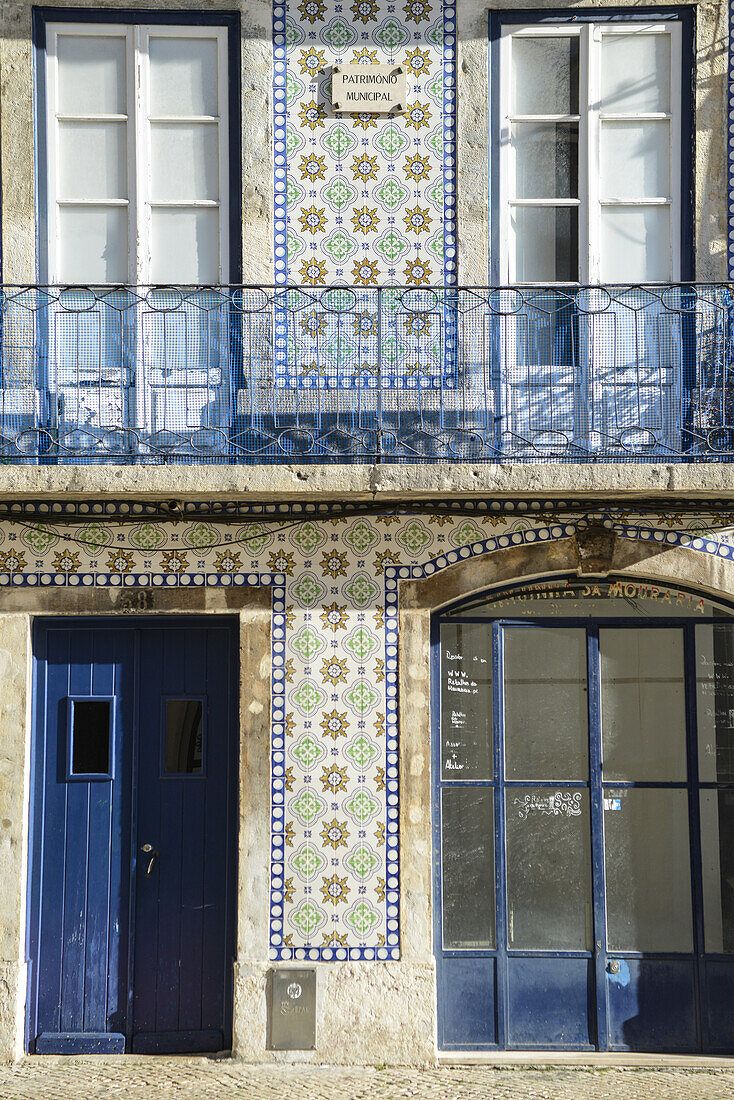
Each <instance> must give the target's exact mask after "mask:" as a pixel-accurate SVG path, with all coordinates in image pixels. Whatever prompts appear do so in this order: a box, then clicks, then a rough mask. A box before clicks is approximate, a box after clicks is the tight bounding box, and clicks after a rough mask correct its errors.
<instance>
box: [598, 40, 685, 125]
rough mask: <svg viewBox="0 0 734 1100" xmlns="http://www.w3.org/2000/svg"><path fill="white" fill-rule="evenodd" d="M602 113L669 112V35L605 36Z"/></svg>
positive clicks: (603, 42)
mask: <svg viewBox="0 0 734 1100" xmlns="http://www.w3.org/2000/svg"><path fill="white" fill-rule="evenodd" d="M601 97H602V98H601V109H602V111H610V112H619V113H622V112H627V111H669V110H670V35H669V34H667V33H666V34H641V33H639V32H638V33H637V34H634V33H631V34H603V35H602V47H601Z"/></svg>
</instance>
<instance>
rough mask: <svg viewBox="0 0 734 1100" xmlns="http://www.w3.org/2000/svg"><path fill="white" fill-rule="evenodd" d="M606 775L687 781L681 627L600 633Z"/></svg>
mask: <svg viewBox="0 0 734 1100" xmlns="http://www.w3.org/2000/svg"><path fill="white" fill-rule="evenodd" d="M599 656H600V662H601V727H602V759H603V775H604V779H606V780H610V779H611V780H615V779H619V780H625V781H636V782H644V781H653V782H676V781H680V782H685V779H686V712H685V685H684V678H683V631H682V630H677V629H671V630H667V629H663V630H654V631H653V630H645V628H644V627H643V628H641V629H640V630H637V629H629V630H621V629H620V630H614V629H612V628H604V629H603V630H600V631H599Z"/></svg>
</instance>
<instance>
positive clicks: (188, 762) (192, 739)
mask: <svg viewBox="0 0 734 1100" xmlns="http://www.w3.org/2000/svg"><path fill="white" fill-rule="evenodd" d="M201 710H202V707H201V699H166V774H168V775H171V774H174V775H177V774H178V775H180V774H181V773H188V774H191V773H192V772H200V771H201V761H202V739H201V737H202V729H201Z"/></svg>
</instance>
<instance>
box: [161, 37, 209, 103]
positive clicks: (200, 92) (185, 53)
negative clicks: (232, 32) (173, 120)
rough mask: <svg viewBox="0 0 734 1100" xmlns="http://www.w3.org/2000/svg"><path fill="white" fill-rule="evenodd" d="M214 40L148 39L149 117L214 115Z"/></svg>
mask: <svg viewBox="0 0 734 1100" xmlns="http://www.w3.org/2000/svg"><path fill="white" fill-rule="evenodd" d="M218 103H219V97H218V95H217V41H216V39H215V38H173V37H169V36H167V35H166V36H162V35H161V36H157V35H151V38H150V113H151V115H217V114H218V113H219V108H218Z"/></svg>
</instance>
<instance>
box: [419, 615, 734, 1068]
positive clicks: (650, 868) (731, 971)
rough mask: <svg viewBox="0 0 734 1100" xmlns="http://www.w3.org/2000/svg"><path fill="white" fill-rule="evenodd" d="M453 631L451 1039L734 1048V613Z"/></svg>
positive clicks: (445, 684) (480, 1043)
mask: <svg viewBox="0 0 734 1100" xmlns="http://www.w3.org/2000/svg"><path fill="white" fill-rule="evenodd" d="M437 641H438V648H439V649H440V662H439V663H440V674H439V681H440V683H439V695H440V725H441V737H440V745H439V746H438V753H437V755H436V757H435V758H434V772H435V775H436V780H437V781H436V784H435V788H434V790H435V796H434V827H435V839H436V853H437V858H436V887H437V889H436V907H435V911H436V937H437V939H436V942H437V961H438V980H439V1033H440V1045H441V1046H442V1048H443V1049H485V1048H486V1049H498V1048H500V1049H502V1048H506V1049H533V1048H535V1049H552V1048H556V1049H558V1048H560V1049H581V1050H583V1049H602V1050H638V1051H661V1052H662V1051H679V1052H686V1051H691V1052H693V1051H700V1050H707V1051H714V1050H716V1051H721V1050H732V1049H734V1026H732V1024H730V1023H728V1022H727V1021H728V1017H729V1015H730V1014H729V1013H728V1010H727V1008H726V1005H727V1003H731V998H732V996H733V995H734V965H732V962H731V961H730V960H731V958H732V955H731V954H729V953H730V952H732V951H734V886H732V885H730V882H729V880H730V879H731V880H732V881H733V882H734V875H732V874H731V872H732V871H734V857H733V856H731V855H730V854H729V853H730V852H731V851H732V850H733V849H734V783H732V780H734V732H733V729H732V727H734V686H733V685H734V679H733V674H732V666H733V663H734V662H733V661H732V657H734V631H733V630H732V627H731V626H730V625H729V624H727V623H721V624H714V623H710V624H700V625H694V624H693V623H688V624H683V623H676V624H671V623H670V622H669V621H665V620H663V621H660V620H658V621H657V622H655V623H646V624H645V625H644V626H641V625H639V624H636V623H629V622H627V623H622V622H619V623H617V622H609V621H606V622H604V621H602V622H601V623H599V624H589V623H588V622H587V623H581V622H578V623H573V622H571V623H564V624H563V625H561V624H559V625H555V624H548V625H545V624H538V623H537V622H535V623H527V622H524V623H499V622H494V623H489V622H486V621H484V622H481V621H477V620H475V621H470V620H466V621H461V620H458V619H454V620H453V621H451V622H448V621H444V622H442V623H441V625H440V634H439V636H438V639H437ZM696 731H697V733H698V736H696Z"/></svg>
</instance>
